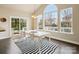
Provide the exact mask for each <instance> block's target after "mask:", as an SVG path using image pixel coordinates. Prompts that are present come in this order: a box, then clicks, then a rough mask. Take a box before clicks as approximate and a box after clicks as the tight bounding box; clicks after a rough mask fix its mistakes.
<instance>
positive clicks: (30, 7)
mask: <svg viewBox="0 0 79 59" xmlns="http://www.w3.org/2000/svg"><path fill="white" fill-rule="evenodd" d="M0 7H4V8H10V9H12V10H17V11H23V12H27V13H33V12H34V11H35V10H37V9H38V8H39V7H40V4H2V5H0Z"/></svg>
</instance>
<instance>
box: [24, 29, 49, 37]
mask: <svg viewBox="0 0 79 59" xmlns="http://www.w3.org/2000/svg"><path fill="white" fill-rule="evenodd" d="M26 33H28V34H33V35H35V36H44V35H47V34H49V33H48V32H44V31H39V30H29V31H26Z"/></svg>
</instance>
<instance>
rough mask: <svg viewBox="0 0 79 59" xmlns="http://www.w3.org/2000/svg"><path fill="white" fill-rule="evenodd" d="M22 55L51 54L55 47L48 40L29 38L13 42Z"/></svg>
mask: <svg viewBox="0 0 79 59" xmlns="http://www.w3.org/2000/svg"><path fill="white" fill-rule="evenodd" d="M15 44H16V45H17V46H18V47H19V48H20V49H21V51H22V53H23V54H53V53H54V52H55V50H56V48H57V45H56V44H54V43H53V42H49V41H48V40H45V39H44V40H43V39H42V40H38V41H37V40H32V39H30V38H28V39H25V40H21V41H18V42H15Z"/></svg>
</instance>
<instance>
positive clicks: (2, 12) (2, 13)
mask: <svg viewBox="0 0 79 59" xmlns="http://www.w3.org/2000/svg"><path fill="white" fill-rule="evenodd" d="M10 16H21V17H26V18H27V28H28V30H29V29H31V15H30V14H28V13H25V12H22V11H16V10H12V9H7V8H3V7H1V6H0V17H5V18H6V19H7V21H6V22H0V27H3V28H5V30H6V31H5V32H0V39H2V38H7V37H10V35H11V33H10V30H11V29H10V27H11V25H10Z"/></svg>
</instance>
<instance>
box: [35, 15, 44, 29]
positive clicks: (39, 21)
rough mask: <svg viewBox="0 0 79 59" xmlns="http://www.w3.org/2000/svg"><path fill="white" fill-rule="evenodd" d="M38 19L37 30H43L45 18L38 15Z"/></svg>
mask: <svg viewBox="0 0 79 59" xmlns="http://www.w3.org/2000/svg"><path fill="white" fill-rule="evenodd" d="M36 19H37V29H43V18H42V15H38V16H37V17H36Z"/></svg>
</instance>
